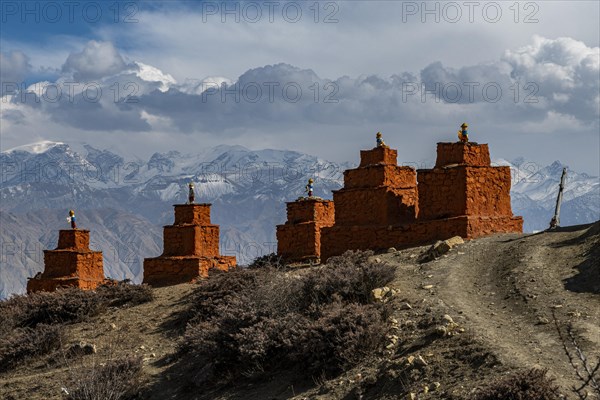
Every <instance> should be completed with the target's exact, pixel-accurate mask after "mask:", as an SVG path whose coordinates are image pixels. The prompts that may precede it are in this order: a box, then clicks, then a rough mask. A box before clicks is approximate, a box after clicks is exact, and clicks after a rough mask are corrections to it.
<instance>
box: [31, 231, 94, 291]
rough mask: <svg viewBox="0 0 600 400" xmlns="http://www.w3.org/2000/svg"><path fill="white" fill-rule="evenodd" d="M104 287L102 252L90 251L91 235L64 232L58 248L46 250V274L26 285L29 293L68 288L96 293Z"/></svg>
mask: <svg viewBox="0 0 600 400" xmlns="http://www.w3.org/2000/svg"><path fill="white" fill-rule="evenodd" d="M103 283H104V269H103V266H102V252H100V251H93V250H90V231H88V230H82V229H70V230H61V231H59V235H58V247H57V248H56V249H55V250H44V272H43V273H42V274H41V275H38V276H36V277H35V278H31V279H29V280H28V281H27V293H33V292H38V291H47V292H52V291H54V290H56V289H57V288H58V287H69V286H71V287H77V288H80V289H95V288H96V287H98V286H99V285H101V284H103Z"/></svg>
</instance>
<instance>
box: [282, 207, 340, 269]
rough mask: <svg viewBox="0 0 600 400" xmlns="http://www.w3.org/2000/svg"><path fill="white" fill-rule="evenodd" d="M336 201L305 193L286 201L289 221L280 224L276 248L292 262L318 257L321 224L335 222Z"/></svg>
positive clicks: (319, 256) (308, 260)
mask: <svg viewBox="0 0 600 400" xmlns="http://www.w3.org/2000/svg"><path fill="white" fill-rule="evenodd" d="M333 220H334V207H333V201H331V200H322V199H319V198H313V197H305V198H301V199H298V200H296V201H292V202H289V203H287V222H286V223H285V225H277V243H278V246H277V252H278V254H279V255H280V256H282V257H284V258H285V259H286V260H288V261H292V262H311V261H319V260H320V258H321V228H323V227H327V226H332V225H333Z"/></svg>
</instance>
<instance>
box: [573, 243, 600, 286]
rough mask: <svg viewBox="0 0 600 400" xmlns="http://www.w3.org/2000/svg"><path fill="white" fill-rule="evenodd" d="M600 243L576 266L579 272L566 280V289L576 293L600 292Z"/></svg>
mask: <svg viewBox="0 0 600 400" xmlns="http://www.w3.org/2000/svg"><path fill="white" fill-rule="evenodd" d="M599 260H600V243H596V244H595V245H594V247H593V248H592V249H591V250H590V251H589V252H588V254H587V257H586V259H585V261H584V262H582V263H581V264H579V265H577V266H576V267H575V268H576V269H577V270H578V271H579V273H578V274H577V275H575V276H573V277H571V278H567V279H565V280H564V282H565V289H567V290H570V291H572V292H576V293H593V294H600V263H599Z"/></svg>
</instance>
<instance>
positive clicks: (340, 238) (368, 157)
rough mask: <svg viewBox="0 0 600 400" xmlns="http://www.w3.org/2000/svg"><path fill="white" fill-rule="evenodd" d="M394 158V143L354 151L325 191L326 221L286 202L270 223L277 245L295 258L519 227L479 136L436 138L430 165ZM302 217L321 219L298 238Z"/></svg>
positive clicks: (506, 180)
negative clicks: (331, 215) (355, 157)
mask: <svg viewBox="0 0 600 400" xmlns="http://www.w3.org/2000/svg"><path fill="white" fill-rule="evenodd" d="M396 158H397V151H396V150H394V149H390V148H389V147H387V146H379V147H376V148H374V149H372V150H363V151H361V162H360V165H359V167H358V168H356V169H350V170H347V171H345V172H344V187H343V188H342V189H340V190H337V191H334V192H333V202H334V206H330V207H331V208H332V209H333V208H335V221H334V224H331V222H332V221H331V220H330V219H326V221H327V222H326V223H325V224H323V223H321V221H323V220H324V218H322V217H321V218H320V219H319V218H317V216H318V215H319V214H318V213H314V215H315V217H314V218H313V219H310V217H309V218H304V219H302V218H291V216H292V217H294V216H295V215H297V214H299V211H295V209H296V208H299V207H302V206H301V205H297V204H296V203H301V202H294V203H288V222H287V223H286V225H280V226H279V227H278V234H277V239H278V253H279V254H280V255H282V256H284V257H286V256H292V257H291V258H292V260H299V259H302V258H303V257H314V256H315V255H316V254H319V253H318V251H319V250H320V256H321V259H323V260H326V259H327V258H328V257H331V256H334V255H339V254H342V253H343V252H344V251H346V250H369V249H370V250H381V249H387V248H389V247H396V248H403V247H411V246H418V245H423V244H428V243H431V242H433V241H435V240H443V239H447V238H450V237H452V236H457V235H458V236H462V237H463V238H466V239H470V238H475V237H479V236H484V235H489V234H493V233H503V232H522V231H523V219H522V218H521V217H514V216H513V214H512V210H511V205H510V168H509V167H492V166H491V165H490V155H489V150H488V146H487V145H486V144H482V145H479V144H477V143H469V142H466V143H462V142H458V143H438V148H437V161H436V165H435V167H434V168H433V169H422V170H418V171H416V170H415V169H414V168H411V167H402V166H398V165H397V161H396ZM290 207H292V210H291V212H290ZM304 207H305V208H307V209H308V208H310V207H309V206H308V205H306V206H304ZM308 214H310V213H308ZM309 223H310V224H313V225H314V226H315V227H316V226H317V225H319V223H321V225H320V230H319V232H317V233H318V234H315V235H312V234H311V235H310V236H309V237H308V239H306V238H305V236H306V235H300V234H298V232H300V229H301V228H300V225H302V224H309ZM288 225H289V227H288ZM282 227H283V228H282ZM311 229H312V228H311ZM286 231H288V232H287V233H286ZM319 236H320V244H319V243H318V240H317V238H318V237H319Z"/></svg>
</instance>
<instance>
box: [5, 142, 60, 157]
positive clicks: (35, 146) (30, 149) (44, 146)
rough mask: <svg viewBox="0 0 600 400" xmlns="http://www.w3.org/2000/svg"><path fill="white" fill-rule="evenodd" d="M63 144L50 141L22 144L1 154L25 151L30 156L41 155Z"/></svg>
mask: <svg viewBox="0 0 600 400" xmlns="http://www.w3.org/2000/svg"><path fill="white" fill-rule="evenodd" d="M64 144H65V143H63V142H53V141H50V140H42V141H39V142H35V143H29V144H24V145H22V146H17V147H13V148H12V149H9V150H5V151H3V153H12V152H13V151H25V152H27V153H31V154H41V153H45V152H46V151H48V150H49V149H51V148H53V147H56V146H60V145H64Z"/></svg>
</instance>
